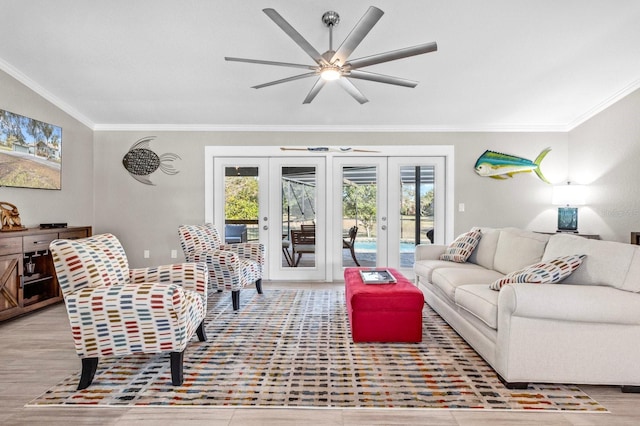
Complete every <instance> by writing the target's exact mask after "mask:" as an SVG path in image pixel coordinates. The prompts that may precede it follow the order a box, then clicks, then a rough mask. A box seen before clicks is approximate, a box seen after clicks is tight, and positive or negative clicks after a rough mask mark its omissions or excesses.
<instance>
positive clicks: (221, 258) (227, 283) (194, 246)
mask: <svg viewBox="0 0 640 426" xmlns="http://www.w3.org/2000/svg"><path fill="white" fill-rule="evenodd" d="M178 234H179V235H180V245H181V246H182V251H183V252H184V255H185V257H186V258H187V262H205V263H206V264H207V266H208V267H209V278H210V281H211V282H212V283H213V285H214V286H215V287H216V288H217V290H218V291H223V290H227V291H229V290H230V291H231V300H232V303H233V310H234V311H237V310H238V309H240V290H241V289H243V288H245V287H246V286H248V285H250V284H252V283H254V282H255V284H256V289H257V290H258V293H259V294H262V271H263V268H264V245H263V244H261V243H253V242H248V243H239V244H223V243H222V239H221V238H220V233H219V232H218V230H217V229H216V228H215V227H214V226H213V225H212V224H210V223H205V224H204V225H181V226H180V227H178Z"/></svg>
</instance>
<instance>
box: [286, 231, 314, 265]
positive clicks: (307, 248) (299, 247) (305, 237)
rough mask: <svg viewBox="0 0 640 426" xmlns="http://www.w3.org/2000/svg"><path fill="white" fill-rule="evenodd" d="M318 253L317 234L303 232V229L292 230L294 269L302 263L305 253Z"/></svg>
mask: <svg viewBox="0 0 640 426" xmlns="http://www.w3.org/2000/svg"><path fill="white" fill-rule="evenodd" d="M315 252H316V232H315V230H313V231H309V230H306V231H303V230H302V229H292V230H291V259H292V263H293V266H294V267H297V266H298V264H299V263H300V259H301V258H302V255H303V254H304V253H315Z"/></svg>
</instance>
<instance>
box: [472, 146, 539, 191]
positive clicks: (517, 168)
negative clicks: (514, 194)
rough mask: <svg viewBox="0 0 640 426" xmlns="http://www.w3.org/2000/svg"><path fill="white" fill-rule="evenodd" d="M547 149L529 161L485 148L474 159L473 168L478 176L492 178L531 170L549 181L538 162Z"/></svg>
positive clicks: (508, 176)
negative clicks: (476, 158) (476, 159)
mask: <svg viewBox="0 0 640 426" xmlns="http://www.w3.org/2000/svg"><path fill="white" fill-rule="evenodd" d="M549 151H551V148H545V149H543V150H542V152H541V153H540V154H539V155H538V156H537V157H536V159H535V160H534V161H531V160H527V159H526V158H522V157H516V156H515V155H509V154H503V153H501V152H495V151H489V150H486V151H485V152H484V153H483V154H482V155H481V156H480V157H479V158H478V161H476V165H475V170H476V173H477V174H479V175H480V176H486V177H490V178H493V179H507V178H510V177H513V175H514V174H516V173H526V172H532V171H533V172H534V173H535V174H536V175H538V177H539V178H540V179H541V180H542V181H543V182H546V183H550V182H549V181H548V180H547V178H545V177H544V175H543V174H542V171H541V170H540V163H541V162H542V160H543V159H544V157H546V155H547V154H548V153H549Z"/></svg>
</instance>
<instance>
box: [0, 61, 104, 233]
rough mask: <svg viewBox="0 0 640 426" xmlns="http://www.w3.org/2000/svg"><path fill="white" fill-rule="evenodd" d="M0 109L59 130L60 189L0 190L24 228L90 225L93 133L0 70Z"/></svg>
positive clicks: (91, 214)
mask: <svg viewBox="0 0 640 426" xmlns="http://www.w3.org/2000/svg"><path fill="white" fill-rule="evenodd" d="M0 109H4V110H6V111H11V112H14V113H16V114H20V115H24V116H26V117H29V118H34V119H36V120H40V121H44V122H46V123H50V124H54V125H56V126H60V127H62V189H61V190H60V191H57V190H43V189H27V188H5V187H1V188H0V201H7V202H9V203H11V204H14V205H16V206H17V207H18V210H19V211H20V219H21V221H22V224H23V225H25V226H34V225H35V226H37V225H39V224H40V223H44V222H67V223H68V224H69V225H92V224H93V131H92V130H91V129H89V128H88V127H86V126H85V125H83V124H82V123H80V122H79V121H78V120H76V119H74V118H72V117H71V116H70V115H68V114H66V113H65V112H64V111H62V110H60V109H59V108H57V107H56V106H54V105H53V104H51V103H50V102H48V101H47V100H45V99H44V98H42V97H41V96H39V95H38V94H36V93H35V92H33V91H32V90H30V89H29V88H27V87H26V86H24V85H23V84H21V83H20V82H18V81H17V80H15V79H14V78H13V77H11V76H9V75H8V74H6V73H4V72H2V71H0Z"/></svg>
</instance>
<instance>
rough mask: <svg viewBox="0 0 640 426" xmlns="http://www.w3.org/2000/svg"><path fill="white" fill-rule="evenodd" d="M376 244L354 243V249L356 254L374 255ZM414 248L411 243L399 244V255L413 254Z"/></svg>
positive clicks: (369, 242) (373, 242)
mask: <svg viewBox="0 0 640 426" xmlns="http://www.w3.org/2000/svg"><path fill="white" fill-rule="evenodd" d="M376 247H377V242H376V241H356V243H355V249H356V252H361V253H374V252H375V251H376ZM415 249H416V246H415V244H413V243H402V242H401V243H400V253H413V252H415Z"/></svg>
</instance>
